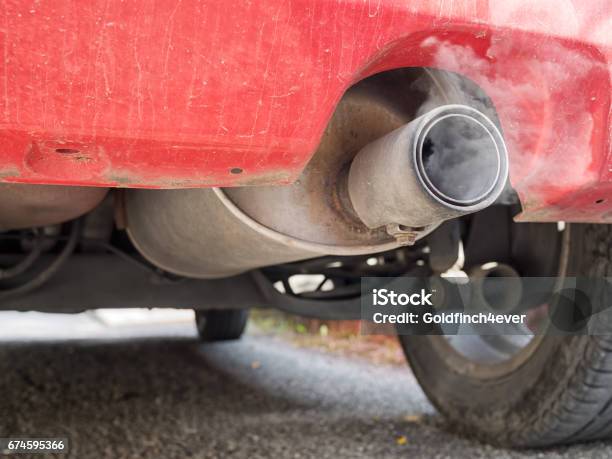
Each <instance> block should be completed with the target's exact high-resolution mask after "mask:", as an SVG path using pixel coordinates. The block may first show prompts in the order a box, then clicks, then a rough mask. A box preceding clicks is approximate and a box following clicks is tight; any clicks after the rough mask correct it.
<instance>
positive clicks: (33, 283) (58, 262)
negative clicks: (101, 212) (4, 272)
mask: <svg viewBox="0 0 612 459" xmlns="http://www.w3.org/2000/svg"><path fill="white" fill-rule="evenodd" d="M80 235H81V220H74V221H73V222H72V223H71V225H70V234H69V235H68V240H67V241H66V245H65V246H64V247H63V248H62V250H61V252H60V253H59V254H58V255H57V257H56V258H55V259H54V260H53V261H52V262H51V264H50V265H49V266H47V267H46V268H45V269H44V270H43V271H42V272H40V273H39V274H37V275H36V276H35V277H34V278H32V279H30V280H29V281H27V282H25V283H23V284H21V285H19V286H17V287H13V288H10V289H6V290H0V300H2V299H3V298H8V297H11V296H15V295H23V294H24V293H28V292H30V291H32V290H34V289H36V288H38V287H40V286H41V285H43V284H44V283H45V282H47V281H48V280H49V279H50V278H51V277H52V276H53V275H54V274H55V273H56V272H57V271H58V270H59V269H60V268H61V267H62V265H63V264H64V263H65V262H66V261H67V260H68V258H70V255H71V254H72V252H74V249H75V248H76V246H77V243H78V242H79V237H80Z"/></svg>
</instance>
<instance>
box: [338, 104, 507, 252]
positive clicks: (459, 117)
mask: <svg viewBox="0 0 612 459" xmlns="http://www.w3.org/2000/svg"><path fill="white" fill-rule="evenodd" d="M507 176H508V154H507V152H506V147H505V144H504V141H503V138H502V135H501V134H500V132H499V130H498V129H497V127H496V126H495V124H494V123H493V122H492V121H491V120H490V119H489V118H487V117H486V116H485V115H484V114H483V113H481V112H480V111H478V110H476V109H473V108H471V107H468V106H465V105H443V106H440V107H437V108H435V109H433V110H431V111H429V112H427V113H426V114H424V115H422V116H420V117H419V118H417V119H415V120H413V121H412V122H410V123H408V124H406V125H404V126H402V127H400V128H398V129H396V130H395V131H392V132H390V133H389V134H387V135H385V136H384V137H382V138H380V139H378V140H376V141H374V142H372V143H370V144H369V145H367V146H365V147H364V148H363V149H362V150H361V151H360V152H359V153H358V154H357V156H356V157H355V159H354V160H353V162H352V164H351V166H350V169H349V174H348V195H349V198H350V202H351V204H352V206H353V209H354V211H355V213H356V214H357V216H358V217H359V219H360V220H361V221H362V222H363V223H365V225H366V226H368V227H369V228H379V227H386V228H387V231H388V232H389V233H390V234H392V235H394V236H395V237H396V238H397V239H398V241H400V243H403V244H410V243H412V242H414V240H415V238H416V237H417V236H418V234H419V233H421V232H423V231H424V230H426V229H427V228H428V227H431V226H432V225H438V224H439V223H441V222H442V221H444V220H449V219H451V218H455V217H459V216H461V215H465V214H468V213H471V212H476V211H478V210H481V209H484V208H485V207H487V206H489V205H491V204H492V203H493V202H494V201H495V200H496V199H497V198H498V197H499V195H500V194H501V193H502V191H503V189H504V187H505V185H506V180H507Z"/></svg>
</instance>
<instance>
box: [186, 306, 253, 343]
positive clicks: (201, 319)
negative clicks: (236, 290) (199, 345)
mask: <svg viewBox="0 0 612 459" xmlns="http://www.w3.org/2000/svg"><path fill="white" fill-rule="evenodd" d="M248 318H249V310H248V309H224V310H210V311H196V326H197V328H198V334H199V336H200V339H201V340H202V341H207V342H211V341H229V340H235V339H239V338H240V337H241V336H242V333H243V332H244V329H245V327H246V324H247V321H248Z"/></svg>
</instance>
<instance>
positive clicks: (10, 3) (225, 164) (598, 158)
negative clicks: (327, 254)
mask: <svg viewBox="0 0 612 459" xmlns="http://www.w3.org/2000/svg"><path fill="white" fill-rule="evenodd" d="M535 3H536V2H531V1H528V0H490V1H487V0H454V1H447V0H410V1H409V0H402V1H400V0H378V1H377V0H345V1H343V0H260V1H250V0H235V1H233V2H222V1H218V0H205V1H196V0H183V1H180V0H177V1H167V0H166V1H152V0H147V1H144V0H138V1H137V0H134V1H131V2H123V1H119V0H105V1H101V0H100V1H98V0H94V1H84V0H82V1H78V0H57V1H48V2H45V1H40V2H38V1H37V2H33V1H32V2H29V1H20V0H5V1H4V2H3V3H2V9H1V11H0V52H1V53H2V57H0V145H1V150H0V179H1V180H4V181H11V182H25V183H59V184H85V185H95V186H127V187H201V186H214V185H221V186H232V185H244V184H249V185H252V184H263V183H287V182H289V181H291V180H293V179H295V178H296V177H297V176H298V175H299V173H300V171H301V169H302V168H303V167H304V165H305V164H306V162H307V161H308V159H309V158H310V156H311V155H312V153H313V152H314V150H315V149H316V146H317V144H318V142H319V139H320V136H321V133H322V131H323V129H324V127H325V125H326V123H327V121H328V119H329V116H330V115H331V113H332V112H333V109H334V106H335V104H336V103H337V101H338V100H339V98H340V97H341V96H342V93H343V92H344V91H345V90H346V89H347V88H348V87H349V86H350V85H351V84H353V83H354V82H355V81H358V80H359V79H361V78H364V77H366V76H368V75H370V74H373V73H376V72H379V71H384V70H388V69H393V68H398V67H407V66H430V67H437V68H442V69H445V70H450V71H455V72H458V73H461V74H463V75H465V76H467V77H469V78H471V79H473V80H474V81H475V82H476V83H478V84H479V85H480V86H481V87H482V88H483V89H484V90H485V91H486V92H487V93H488V94H489V95H490V96H491V98H492V99H493V101H494V103H495V105H496V108H497V110H498V113H499V116H500V119H501V122H502V127H503V130H504V133H505V136H506V139H507V141H508V145H509V152H510V155H511V179H512V183H513V185H514V186H515V188H516V189H517V190H518V191H519V194H520V196H521V200H522V202H523V204H524V207H525V212H524V214H523V217H522V218H524V219H536V220H558V219H564V220H568V221H612V193H611V191H612V172H611V169H612V153H611V151H610V144H611V134H610V85H611V79H610V72H611V67H612V64H611V63H612V11H611V10H612V8H611V7H610V3H609V0H596V1H590V2H583V1H581V0H568V1H564V2H558V1H556V0H544V1H538V2H537V5H535ZM58 150H59V152H58ZM66 150H67V151H66ZM72 150H78V153H76V152H71V151H72ZM62 151H64V152H63V153H62ZM234 168H240V169H242V173H239V174H236V173H232V172H231V170H232V169H234ZM234 172H235V171H234ZM601 200H603V201H601ZM598 201H599V202H598Z"/></svg>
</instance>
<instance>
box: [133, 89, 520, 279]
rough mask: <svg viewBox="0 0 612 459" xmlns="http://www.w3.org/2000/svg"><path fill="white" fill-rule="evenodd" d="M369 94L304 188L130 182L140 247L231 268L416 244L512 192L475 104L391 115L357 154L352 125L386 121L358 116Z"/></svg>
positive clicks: (496, 137) (196, 266) (312, 166)
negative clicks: (146, 186)
mask: <svg viewBox="0 0 612 459" xmlns="http://www.w3.org/2000/svg"><path fill="white" fill-rule="evenodd" d="M359 97H360V96H359V94H355V95H350V94H349V96H348V97H346V98H345V99H343V102H342V103H341V105H340V106H339V108H338V110H337V111H336V115H335V117H334V119H332V121H331V122H330V126H329V127H328V131H327V132H326V135H325V136H324V137H323V141H322V143H321V146H320V147H319V150H318V151H317V153H316V154H315V156H314V157H313V159H312V160H311V162H310V163H309V165H308V166H307V168H306V169H305V170H304V172H303V174H302V176H301V177H300V178H299V179H298V181H297V182H296V183H294V184H293V185H290V186H281V187H243V188H226V189H199V190H135V189H130V190H126V191H125V193H126V195H125V216H126V221H127V229H128V233H129V235H130V237H131V239H132V241H133V242H134V244H135V246H136V247H137V248H138V250H139V251H140V252H141V253H142V254H143V256H145V257H146V258H148V259H149V260H150V261H151V262H152V263H153V264H155V265H157V266H159V267H160V268H162V269H164V270H167V271H170V272H173V273H176V274H180V275H184V276H189V277H199V278H210V277H225V276H230V275H234V274H238V273H240V272H244V271H248V270H250V269H254V268H258V267H263V266H268V265H274V264H280V263H286V262H290V261H297V260H303V259H307V258H313V257H318V256H322V255H358V254H368V253H377V252H382V251H385V250H390V249H393V248H397V247H399V246H401V245H409V244H412V243H414V242H415V241H416V240H417V239H419V238H421V237H423V236H424V235H426V234H428V232H430V231H432V230H433V229H435V227H436V226H437V225H439V224H440V223H441V222H443V221H444V220H448V219H451V218H455V217H459V216H461V215H465V214H468V213H470V212H476V211H478V210H480V209H483V208H485V207H487V206H489V205H490V204H492V203H493V202H494V201H495V200H496V198H497V197H498V196H499V195H500V193H501V192H502V190H503V189H504V186H505V184H506V179H507V175H508V158H507V153H506V148H505V146H504V142H503V139H502V136H501V134H500V133H499V130H498V129H497V127H496V126H495V124H494V123H493V122H492V121H491V120H490V119H489V118H487V117H486V116H485V115H484V114H483V113H481V112H480V111H478V110H475V109H473V108H471V107H468V106H465V105H444V106H440V107H438V108H435V109H433V110H431V111H430V112H427V113H426V114H424V115H422V116H420V117H418V118H416V119H414V120H413V121H411V122H407V121H408V120H405V119H404V120H402V118H401V117H398V116H393V117H391V116H390V117H388V119H389V120H390V121H388V122H387V123H386V124H385V129H384V131H385V133H386V135H382V136H380V135H379V136H378V137H379V138H378V140H374V139H367V142H363V143H362V144H361V145H360V146H359V148H358V149H355V150H354V151H352V152H351V151H347V150H343V149H342V148H338V146H339V145H354V142H353V139H352V138H351V135H352V136H353V137H354V133H353V132H348V131H347V129H346V126H349V125H353V126H354V125H355V123H357V124H363V125H368V124H369V125H376V122H377V120H376V119H373V120H372V119H370V120H361V119H355V117H359V116H364V115H363V113H364V112H365V110H352V109H351V107H352V105H351V104H354V106H356V107H363V106H364V105H363V104H364V101H363V100H360V99H359ZM372 110H373V111H375V109H372ZM338 113H340V115H338ZM341 115H342V116H343V117H344V118H342V119H340V120H338V117H339V116H341ZM346 117H350V120H349V121H350V122H347V119H346ZM379 118H380V117H379ZM402 121H403V122H402ZM366 123H368V124H366ZM389 126H392V128H391V129H389V128H388V127H389ZM375 130H376V129H375ZM380 130H381V131H382V130H383V129H382V128H381V129H380ZM367 137H368V136H364V139H365V138H367ZM372 140H374V141H372ZM351 142H353V143H351ZM366 143H367V145H366ZM364 145H365V146H364Z"/></svg>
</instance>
